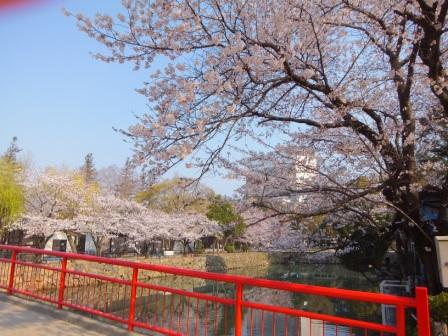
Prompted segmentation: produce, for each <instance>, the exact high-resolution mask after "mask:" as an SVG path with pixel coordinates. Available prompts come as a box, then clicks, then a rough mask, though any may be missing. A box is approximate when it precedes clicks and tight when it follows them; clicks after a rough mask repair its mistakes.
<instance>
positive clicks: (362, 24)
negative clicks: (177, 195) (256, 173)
mask: <svg viewBox="0 0 448 336" xmlns="http://www.w3.org/2000/svg"><path fill="white" fill-rule="evenodd" d="M123 6H124V12H125V13H126V15H123V14H119V15H117V17H116V18H113V17H111V16H109V15H106V14H98V15H97V16H96V17H95V19H93V20H92V19H90V18H88V17H86V16H84V15H82V14H77V15H74V16H75V17H76V19H77V21H78V25H79V27H80V29H81V30H82V31H83V32H85V33H86V34H87V35H88V36H90V37H92V38H95V39H96V40H97V41H98V42H100V43H102V44H103V45H105V46H106V47H107V48H108V49H109V51H110V53H108V54H98V55H97V58H98V59H100V60H103V61H106V62H119V63H123V62H131V63H133V64H134V65H135V69H140V68H150V67H151V65H152V63H153V61H154V60H155V59H156V58H157V57H164V58H165V59H167V60H168V61H169V63H168V65H167V66H166V67H165V69H164V70H163V71H159V70H156V71H153V73H152V74H151V81H150V82H148V83H145V85H144V87H142V88H140V89H138V91H139V92H140V93H141V94H143V95H144V96H146V97H147V98H148V101H149V103H150V106H151V108H150V110H149V111H148V112H147V113H145V114H144V115H142V116H141V117H140V118H139V122H138V124H136V125H135V126H133V127H131V128H130V129H129V130H127V131H123V133H124V134H125V135H127V136H128V137H130V139H132V140H133V141H134V144H135V153H136V154H135V159H136V162H139V163H142V164H145V165H146V166H147V167H148V168H149V171H150V172H151V173H153V174H160V173H163V172H165V171H166V170H168V169H170V168H171V167H173V166H174V165H176V164H178V163H179V162H182V161H183V160H184V159H186V158H189V159H190V160H189V162H193V165H195V166H196V167H199V168H200V169H201V175H202V174H205V173H206V172H207V171H209V170H211V169H213V168H215V167H217V166H218V167H219V166H220V165H223V166H224V167H226V168H229V169H231V171H233V172H234V174H237V172H239V171H241V170H242V169H245V168H247V164H246V165H243V167H241V166H240V164H239V163H240V162H236V160H235V158H232V157H229V155H228V151H229V148H231V149H232V151H233V152H235V151H236V150H239V151H240V152H241V154H242V155H243V156H246V158H248V160H249V161H252V160H253V159H254V158H255V159H256V158H257V157H258V156H259V155H260V153H257V152H256V151H254V148H260V151H262V152H263V153H264V154H266V153H267V152H268V151H272V150H275V151H276V152H280V153H281V154H283V153H285V157H289V158H290V159H293V160H295V159H296V158H297V156H296V153H297V151H298V150H299V149H301V148H305V149H307V150H311V149H312V150H313V152H315V153H317V154H318V155H320V156H322V157H320V158H319V160H320V166H319V169H318V170H317V171H316V174H317V175H319V176H320V180H319V182H318V183H316V185H315V186H307V187H306V188H305V190H303V189H302V188H301V190H298V189H299V188H294V189H296V190H291V188H289V189H286V191H287V192H288V193H294V194H298V193H304V192H306V193H307V195H308V202H301V205H302V206H303V208H300V209H299V208H295V209H292V210H286V211H285V210H284V209H283V208H281V207H279V206H278V205H276V206H272V203H270V204H267V205H266V204H264V203H263V202H262V203H260V204H259V206H268V207H269V208H271V210H272V211H276V210H277V211H278V212H280V213H284V212H288V211H294V212H295V213H296V214H297V215H299V216H301V217H309V216H315V215H320V214H324V213H328V212H333V211H338V210H340V209H341V208H349V207H350V204H352V202H354V201H356V200H359V199H365V198H368V197H370V196H371V195H375V196H372V197H375V198H376V197H377V195H381V196H380V197H382V201H383V204H388V205H389V206H390V207H391V208H393V209H394V211H396V213H397V220H396V222H397V223H401V224H400V225H399V226H398V227H397V230H400V231H401V232H403V233H404V235H405V237H406V239H407V241H408V242H409V243H413V244H415V246H416V248H417V251H418V254H419V256H420V258H421V259H422V262H423V264H424V265H425V273H426V274H427V275H428V279H427V281H428V283H429V284H430V285H431V287H432V288H437V287H438V280H437V274H438V272H437V268H436V265H435V263H434V260H435V255H434V243H433V240H432V238H431V237H429V236H428V234H427V233H426V232H425V229H424V228H423V225H422V223H421V221H420V214H419V197H418V186H419V185H420V186H421V185H422V184H423V183H422V182H421V181H419V178H420V176H419V172H420V171H421V168H424V167H422V166H421V164H420V162H419V160H418V159H417V152H418V150H419V146H420V143H421V141H422V139H423V137H424V136H425V133H424V131H425V130H427V129H428V126H429V125H432V124H433V123H436V122H437V120H436V118H443V117H446V105H447V104H446V102H445V99H446V97H447V95H446V84H445V83H446V73H445V71H444V69H445V67H444V63H445V53H444V50H445V49H446V38H445V32H446V27H445V18H446V13H447V7H448V2H447V1H439V2H427V1H425V0H410V1H409V0H398V1H396V0H386V1H385V2H384V1H382V2H377V3H372V2H371V1H364V0H361V1H351V0H320V1H310V0H309V1H308V0H297V1H281V0H279V1H275V2H274V3H272V2H267V1H258V0H257V1H255V0H253V1H225V0H222V1H200V2H199V1H188V0H183V1H182V0H179V1H155V2H151V3H148V2H147V1H140V0H136V1H129V0H126V1H123ZM68 14H69V13H68ZM426 136H428V135H426ZM431 136H432V137H434V138H437V136H434V135H433V134H431V135H430V137H431ZM261 148H263V149H261ZM294 152H295V153H294ZM264 154H263V155H264ZM300 155H301V154H300ZM234 157H237V155H235V156H234ZM280 157H281V155H280ZM274 165H277V162H275V163H274ZM246 171H247V170H246ZM279 178H281V176H279ZM361 178H363V179H366V180H367V181H368V183H364V184H362V183H361V184H359V183H355V182H356V181H358V182H359V181H360V179H361ZM326 181H331V183H329V184H326V183H323V182H326ZM290 185H294V183H291V184H290ZM312 200H313V201H312ZM277 204H282V203H281V202H280V203H277ZM310 204H311V205H312V206H311V208H309V207H307V206H306V205H310ZM316 205H320V206H316ZM287 209H288V207H287ZM401 219H403V220H401ZM440 229H441V228H440ZM405 248H406V249H407V250H408V252H409V251H410V249H411V247H410V246H405Z"/></svg>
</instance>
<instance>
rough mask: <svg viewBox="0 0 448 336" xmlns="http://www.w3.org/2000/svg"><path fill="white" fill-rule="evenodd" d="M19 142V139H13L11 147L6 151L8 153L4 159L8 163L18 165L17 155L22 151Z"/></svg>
mask: <svg viewBox="0 0 448 336" xmlns="http://www.w3.org/2000/svg"><path fill="white" fill-rule="evenodd" d="M17 140H18V138H17V137H16V136H15V137H13V138H12V140H11V143H10V144H9V147H8V148H7V149H6V152H5V154H4V155H3V158H4V159H5V160H6V161H8V162H11V163H17V154H19V153H20V152H21V151H22V149H21V148H20V147H19V146H18V144H17Z"/></svg>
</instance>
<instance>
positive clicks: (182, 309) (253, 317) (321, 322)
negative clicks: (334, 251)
mask: <svg viewBox="0 0 448 336" xmlns="http://www.w3.org/2000/svg"><path fill="white" fill-rule="evenodd" d="M0 256H2V258H0V289H4V290H5V291H6V292H7V293H8V294H10V295H19V296H25V297H30V298H32V299H35V300H37V301H45V302H47V303H50V304H54V305H55V306H56V307H57V308H58V309H62V308H64V307H66V308H70V309H72V310H78V311H81V312H84V313H88V314H91V315H94V316H99V317H102V318H106V319H110V320H113V321H116V322H118V323H121V324H125V325H126V326H127V328H128V330H129V331H132V330H134V328H136V329H141V330H150V331H152V332H156V333H159V334H163V335H217V336H218V335H236V336H241V335H247V336H249V335H250V336H258V335H263V336H264V335H266V336H268V335H279V336H280V335H285V336H286V335H303V336H307V335H310V336H315V335H319V336H325V335H331V336H333V335H335V336H337V335H341V336H342V335H350V336H351V335H391V334H394V335H398V336H403V335H405V334H406V316H407V314H411V313H412V314H414V315H415V316H416V317H417V329H418V335H419V336H429V335H430V326H429V309H428V297H427V291H426V288H423V287H417V288H416V290H415V297H400V296H393V295H386V294H378V293H370V292H360V291H353V290H345V289H336V288H328V287H319V286H310V285H302V284H296V283H289V282H283V281H272V280H266V279H256V278H250V277H245V276H236V275H227V274H218V273H209V272H202V271H194V270H189V269H181V268H175V267H168V266H161V265H151V264H147V263H141V262H134V261H127V260H121V259H109V258H102V257H94V256H88V255H81V254H74V253H64V252H54V251H46V250H40V249H33V248H27V247H19V246H9V245H0ZM43 261H47V262H46V263H45V262H43ZM80 263H85V264H87V265H91V266H94V267H92V269H95V270H99V269H100V270H101V267H102V268H103V270H105V272H100V271H97V272H96V273H90V272H85V271H84V270H83V271H81V270H79V264H80ZM87 268H88V267H87ZM111 268H116V269H118V270H119V271H117V272H115V273H114V274H115V275H112V276H111V275H110V274H107V272H106V271H107V270H110V269H111ZM99 273H101V274H99ZM117 274H120V277H117ZM157 275H158V276H160V275H171V276H174V277H173V278H174V281H170V283H172V282H174V283H176V279H180V278H182V279H189V281H192V282H193V283H194V282H196V283H198V282H200V283H202V284H205V285H206V287H207V288H211V290H207V291H203V292H202V291H197V290H196V291H192V290H186V289H182V288H179V287H182V286H175V285H172V286H165V285H164V283H163V280H162V283H161V284H160V283H158V284H156V283H155V281H153V280H154V279H156V276H157ZM254 293H258V295H254ZM282 295H309V296H317V297H326V298H330V299H332V300H338V301H339V300H341V301H342V300H343V301H351V302H357V304H360V305H366V306H368V305H378V306H379V305H392V306H395V308H396V323H395V325H392V326H391V325H385V324H381V323H378V322H374V321H365V320H360V319H355V318H347V317H343V316H336V315H330V314H324V313H321V312H313V311H308V310H303V309H297V308H294V307H293V306H291V307H285V306H281V305H280V304H276V302H275V298H276V297H279V296H282ZM360 307H362V306H360ZM361 309H362V308H361Z"/></svg>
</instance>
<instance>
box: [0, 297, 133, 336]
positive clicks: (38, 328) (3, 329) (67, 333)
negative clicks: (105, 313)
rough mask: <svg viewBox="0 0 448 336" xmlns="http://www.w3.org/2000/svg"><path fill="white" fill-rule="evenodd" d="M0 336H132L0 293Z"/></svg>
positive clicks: (102, 324)
mask: <svg viewBox="0 0 448 336" xmlns="http://www.w3.org/2000/svg"><path fill="white" fill-rule="evenodd" d="M0 335H1V336H19V335H24V336H51V335H64V336H79V335H82V336H103V335H114V336H115V335H117V336H121V335H123V336H125V335H126V336H131V335H136V334H131V333H128V332H127V331H126V330H124V329H123V328H119V327H116V326H114V325H111V324H110V323H108V322H101V321H97V320H94V319H91V318H88V317H84V316H81V315H79V314H75V313H72V312H70V311H67V310H57V309H55V307H51V306H47V305H43V304H42V303H35V302H31V301H26V300H24V299H20V298H17V297H10V296H8V295H5V294H4V293H0Z"/></svg>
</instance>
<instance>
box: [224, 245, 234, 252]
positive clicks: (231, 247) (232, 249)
mask: <svg viewBox="0 0 448 336" xmlns="http://www.w3.org/2000/svg"><path fill="white" fill-rule="evenodd" d="M224 250H225V251H226V252H227V253H235V245H233V244H227V245H226V246H224Z"/></svg>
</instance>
